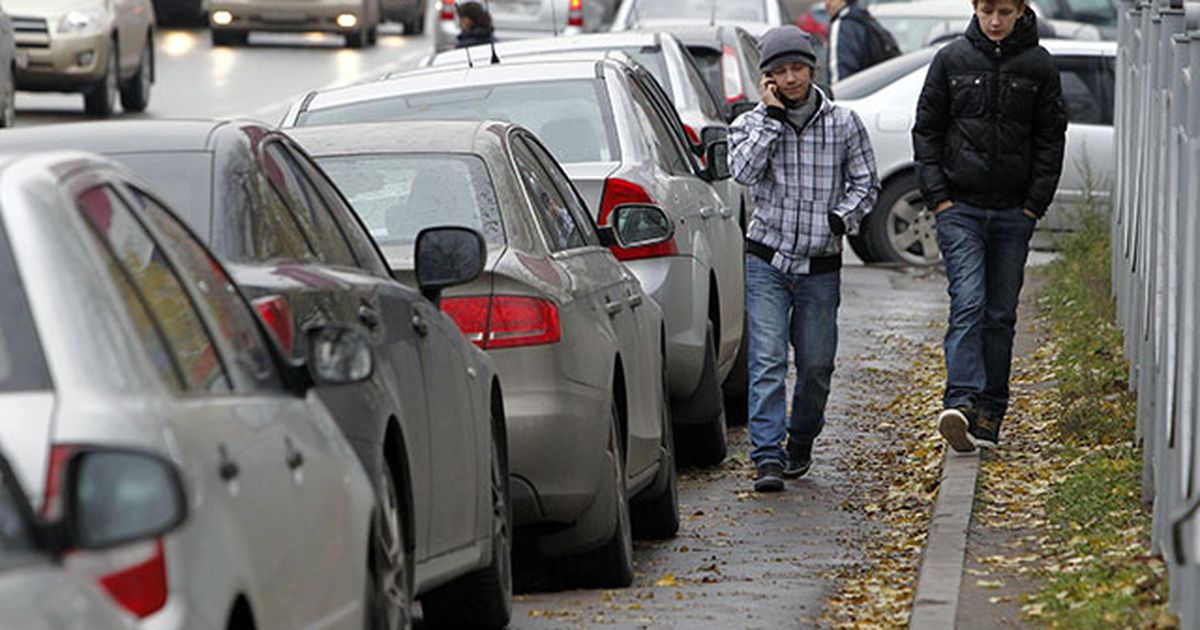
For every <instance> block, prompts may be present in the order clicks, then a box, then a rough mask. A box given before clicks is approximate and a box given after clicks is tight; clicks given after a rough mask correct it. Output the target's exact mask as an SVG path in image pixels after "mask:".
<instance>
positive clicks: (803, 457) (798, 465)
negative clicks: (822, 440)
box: [783, 440, 812, 479]
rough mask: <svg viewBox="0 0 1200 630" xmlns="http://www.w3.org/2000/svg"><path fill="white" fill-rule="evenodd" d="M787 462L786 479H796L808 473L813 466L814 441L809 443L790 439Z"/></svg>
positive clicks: (785, 468) (784, 476)
mask: <svg viewBox="0 0 1200 630" xmlns="http://www.w3.org/2000/svg"><path fill="white" fill-rule="evenodd" d="M787 455H788V460H787V464H786V465H785V466H784V467H783V478H784V479H795V478H797V477H803V476H804V475H806V474H808V469H809V468H811V467H812V442H809V443H807V444H804V443H801V442H793V441H791V440H788V444H787Z"/></svg>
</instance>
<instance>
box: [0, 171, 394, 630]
mask: <svg viewBox="0 0 1200 630" xmlns="http://www.w3.org/2000/svg"><path fill="white" fill-rule="evenodd" d="M0 278H3V279H4V282H3V284H2V285H0V286H3V291H4V299H3V300H2V301H0V310H2V311H3V317H0V331H2V332H0V334H2V336H3V339H4V342H3V343H2V344H0V406H2V408H3V416H4V418H5V422H3V423H0V443H2V444H4V445H5V448H6V449H7V453H8V454H9V456H10V457H11V458H12V460H11V463H12V464H13V467H14V468H15V472H16V473H17V475H18V476H19V477H20V478H21V480H22V482H23V485H24V487H25V491H26V493H27V496H28V498H29V499H30V501H31V502H32V503H33V506H34V508H35V509H37V510H38V511H39V513H40V514H41V515H42V517H43V518H45V519H46V520H47V521H48V522H55V521H57V520H59V519H62V518H65V519H67V520H68V521H72V520H78V519H81V518H82V519H85V520H86V521H87V523H88V525H87V526H85V528H84V531H85V532H86V531H93V533H94V536H95V538H85V539H82V541H81V542H82V543H84V544H82V545H81V546H80V548H78V549H76V550H75V551H73V552H72V553H71V554H70V555H69V557H68V558H66V559H65V562H66V563H67V564H68V570H70V571H71V572H73V573H75V574H77V575H81V576H84V577H86V578H88V579H90V580H92V581H95V582H97V583H99V584H100V585H101V586H102V587H103V588H104V589H105V590H106V591H107V592H108V595H109V596H111V597H112V598H113V600H114V601H116V602H117V603H118V604H119V605H120V606H121V607H122V608H124V609H125V610H126V611H128V612H129V613H130V614H132V615H133V616H134V617H136V618H138V619H139V620H140V623H141V624H142V625H143V627H149V628H195V627H246V626H247V625H252V624H253V623H254V622H255V621H256V620H257V621H258V623H263V622H264V621H265V620H271V622H272V623H276V624H279V625H280V626H282V627H303V626H309V625H314V624H318V623H320V624H327V625H334V624H336V625H341V626H345V627H363V626H364V624H365V622H366V620H367V616H368V615H370V614H373V613H375V612H379V611H378V608H377V602H379V601H381V595H382V594H383V593H384V592H385V591H384V589H383V588H382V586H383V585H381V584H379V583H377V582H376V581H374V580H373V579H372V573H371V571H370V567H374V566H379V565H380V563H381V561H382V558H380V556H379V555H378V554H377V553H376V552H377V550H378V546H377V545H373V544H372V543H373V537H372V529H373V528H375V527H376V526H377V525H376V521H377V519H378V516H379V514H378V511H377V509H376V505H377V502H376V500H375V496H374V494H373V493H372V491H371V484H370V481H369V480H368V478H367V476H366V474H365V473H364V472H363V470H362V467H361V466H360V465H359V464H358V462H357V461H356V459H355V458H354V453H353V451H352V450H351V448H350V445H349V444H348V442H347V440H346V439H345V438H344V437H343V436H342V435H341V434H340V433H339V432H338V431H337V430H336V428H335V425H334V423H333V420H332V418H330V417H329V412H328V411H327V410H326V408H325V406H324V405H323V404H322V403H321V402H320V401H319V400H318V399H317V398H316V397H315V396H314V391H313V385H314V384H322V385H326V386H336V385H337V384H339V383H343V384H350V383H354V382H358V381H361V380H362V379H363V378H365V377H366V376H367V375H368V374H369V373H370V372H371V371H372V367H373V357H372V354H371V352H370V350H369V348H368V347H367V346H366V345H365V343H364V340H363V336H362V334H361V333H360V332H358V331H356V330H353V329H349V328H346V327H342V326H337V325H316V326H314V327H312V328H310V329H307V330H305V331H304V332H303V334H304V336H305V337H306V338H307V339H308V341H309V343H308V344H307V346H308V348H310V351H309V352H308V354H307V356H306V357H305V362H304V364H303V365H288V364H286V362H285V361H284V357H283V356H282V355H280V354H278V353H277V352H276V351H275V350H274V346H273V344H272V343H271V341H270V339H269V337H268V335H267V333H266V332H265V331H264V330H263V327H262V325H261V323H259V321H258V320H257V318H256V317H255V315H254V313H253V311H252V310H251V307H250V305H249V304H248V303H247V302H246V301H245V299H244V298H243V297H242V295H241V294H240V293H239V291H238V289H237V288H236V287H235V286H234V284H233V283H232V281H231V280H230V278H229V275H228V274H227V273H226V271H225V269H224V268H223V267H222V266H221V264H220V263H218V262H217V261H216V260H215V259H214V258H213V256H212V255H211V254H210V253H209V251H208V250H207V249H205V247H204V246H203V245H202V244H201V243H200V241H199V240H198V239H196V238H195V237H194V236H193V235H192V233H191V232H190V231H189V230H188V229H187V228H186V227H185V226H184V224H183V223H182V222H181V221H180V220H179V219H178V218H176V216H175V215H173V214H172V213H171V212H170V210H168V209H167V207H166V205H165V204H163V203H162V202H161V201H160V200H159V199H158V198H157V197H155V196H154V195H152V194H151V193H149V192H148V191H147V188H146V187H145V186H144V184H142V183H141V182H140V181H138V180H137V179H135V178H134V177H132V176H131V175H130V174H129V173H128V172H127V171H126V170H124V169H122V168H119V167H118V166H117V165H115V164H113V163H112V162H109V161H107V160H103V159H100V158H98V157H95V156H90V155H88V154H84V153H80V152H57V153H50V154H44V153H37V154H33V155H25V156H22V157H12V156H9V157H4V158H0ZM95 448H99V449H102V450H99V451H96V450H93V449H95ZM107 449H124V450H134V451H138V452H145V453H152V454H155V455H157V456H159V457H160V458H167V459H170V460H171V461H172V462H173V463H174V464H175V465H176V466H178V467H179V468H180V469H181V470H182V472H183V478H184V479H186V480H187V487H185V488H184V490H185V493H186V494H185V496H180V495H179V494H178V493H177V485H178V480H176V481H175V482H172V481H170V479H169V477H170V476H171V475H170V473H168V472H167V471H166V470H163V466H161V465H160V464H156V463H154V462H153V461H146V460H145V459H142V460H141V463H138V461H135V460H136V458H134V457H131V456H128V455H127V456H125V457H123V458H122V457H116V458H114V457H112V456H109V455H104V453H105V452H106V450H107ZM72 462H73V463H74V466H73V467H72ZM88 462H92V463H91V464H90V465H89V463H88ZM124 466H135V467H136V468H137V473H136V481H131V482H130V483H136V484H137V485H136V486H135V487H130V486H129V485H128V484H124V483H119V482H120V480H121V477H122V475H125V474H131V473H128V472H125V473H122V470H121V469H122V467H124ZM87 468H92V469H93V472H88V471H87V470H85V469H87ZM85 473H86V478H87V479H91V481H87V482H85V481H84V479H83V478H81V477H83V476H84V474H85ZM164 476H165V477H166V478H164ZM105 478H107V480H106V479H105ZM84 483H86V484H87V488H86V492H84V488H82V487H80V486H79V485H78V484H84ZM73 488H79V489H80V493H79V494H78V495H76V496H75V497H74V499H75V501H74V503H75V505H74V506H73V505H72V503H73V501H72V498H73V497H71V495H69V494H66V493H67V492H68V491H70V490H72V489H73ZM80 500H84V501H87V504H86V505H80V504H79V501H80ZM184 506H186V510H187V511H188V512H189V513H190V515H188V516H187V520H186V522H184V523H183V525H182V526H180V527H179V528H178V529H172V526H173V525H174V524H175V523H176V521H178V520H179V519H181V518H183V515H181V514H179V510H180V509H184ZM72 507H75V508H81V509H82V510H83V512H82V513H81V512H78V511H73V510H72ZM173 508H174V509H173ZM93 526H94V530H93V529H92V527H93ZM80 533H81V532H79V531H78V530H77V531H75V534H76V535H78V534H80ZM141 538H146V540H142V541H140V542H138V541H136V540H135V539H141ZM123 541H124V542H128V544H120V545H119V546H117V544H118V543H121V542H123ZM93 544H94V546H95V547H97V548H96V549H90V547H92V546H93ZM110 546H112V547H113V548H112V549H111V550H109V549H107V548H108V547H110ZM373 554H374V555H373ZM77 621H78V622H79V623H82V624H84V625H88V626H89V627H90V626H91V624H90V623H88V622H87V621H85V620H77ZM28 623H29V622H28V621H24V622H22V623H20V624H17V627H28Z"/></svg>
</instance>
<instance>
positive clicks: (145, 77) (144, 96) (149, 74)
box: [121, 39, 154, 112]
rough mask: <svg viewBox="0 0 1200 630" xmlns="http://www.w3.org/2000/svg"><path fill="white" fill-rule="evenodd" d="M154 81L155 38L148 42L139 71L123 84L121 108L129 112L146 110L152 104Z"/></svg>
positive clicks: (139, 63)
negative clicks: (151, 95)
mask: <svg viewBox="0 0 1200 630" xmlns="http://www.w3.org/2000/svg"><path fill="white" fill-rule="evenodd" d="M153 81H154V40H153V39H151V40H150V41H148V42H146V48H145V50H143V51H142V57H141V59H140V60H139V61H138V71H137V73H136V74H134V75H133V77H132V78H130V79H129V82H128V83H126V84H125V85H123V86H121V109H123V110H125V111H127V112H144V111H146V106H147V105H149V104H150V84H151V83H152V82H153Z"/></svg>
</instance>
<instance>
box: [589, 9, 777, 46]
mask: <svg viewBox="0 0 1200 630" xmlns="http://www.w3.org/2000/svg"><path fill="white" fill-rule="evenodd" d="M685 22H691V23H693V24H708V25H716V24H723V25H726V26H740V27H742V28H744V29H746V30H747V31H749V32H750V34H752V35H754V36H755V37H760V36H762V34H763V33H765V32H767V30H769V29H771V28H774V27H776V26H783V25H784V24H787V23H788V18H787V12H785V11H784V10H783V7H782V6H780V4H779V0H720V2H717V1H716V0H625V1H624V2H623V3H622V4H621V8H620V9H618V10H617V16H616V17H615V18H614V19H613V25H612V30H614V31H625V30H631V29H638V28H640V29H654V28H657V27H658V26H660V25H661V24H682V23H685Z"/></svg>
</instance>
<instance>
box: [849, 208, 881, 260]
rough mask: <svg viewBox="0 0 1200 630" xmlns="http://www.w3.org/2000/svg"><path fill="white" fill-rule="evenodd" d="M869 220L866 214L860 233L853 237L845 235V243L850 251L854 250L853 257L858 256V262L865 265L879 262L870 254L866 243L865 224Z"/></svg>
mask: <svg viewBox="0 0 1200 630" xmlns="http://www.w3.org/2000/svg"><path fill="white" fill-rule="evenodd" d="M870 220H871V215H870V214H868V215H867V216H866V218H865V219H864V220H863V225H862V227H861V231H860V232H859V233H858V234H854V235H850V234H847V235H846V242H848V243H850V249H852V250H854V255H855V256H858V259H859V260H861V261H863V262H864V263H867V264H870V263H873V262H879V261H878V260H877V259H876V258H875V254H874V253H872V252H871V247H870V245H869V244H868V243H867V230H868V229H869V228H868V227H867V223H868V222H869V221H870Z"/></svg>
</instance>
